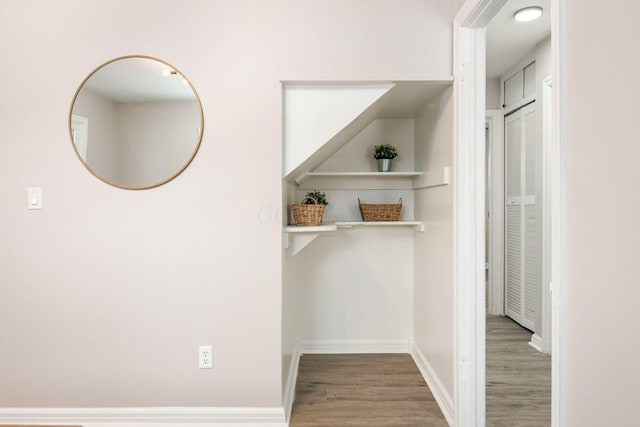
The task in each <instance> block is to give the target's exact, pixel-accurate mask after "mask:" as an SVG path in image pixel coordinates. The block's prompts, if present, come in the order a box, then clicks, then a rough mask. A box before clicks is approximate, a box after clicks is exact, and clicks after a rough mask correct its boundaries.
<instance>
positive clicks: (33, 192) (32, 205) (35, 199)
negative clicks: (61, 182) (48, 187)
mask: <svg viewBox="0 0 640 427" xmlns="http://www.w3.org/2000/svg"><path fill="white" fill-rule="evenodd" d="M27 192H28V195H29V201H28V208H29V209H42V188H41V187H29V188H28V191H27Z"/></svg>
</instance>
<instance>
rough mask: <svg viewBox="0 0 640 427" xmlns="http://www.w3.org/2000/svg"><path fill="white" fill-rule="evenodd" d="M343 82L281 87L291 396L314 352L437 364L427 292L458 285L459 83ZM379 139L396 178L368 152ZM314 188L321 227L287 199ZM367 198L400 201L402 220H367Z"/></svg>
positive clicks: (286, 335) (285, 339)
mask: <svg viewBox="0 0 640 427" xmlns="http://www.w3.org/2000/svg"><path fill="white" fill-rule="evenodd" d="M343 86H344V87H342V86H341V85H336V84H332V85H324V84H296V83H291V84H286V85H285V87H284V127H285V132H284V134H285V141H284V144H285V146H284V152H285V162H284V164H285V167H284V174H283V175H284V178H283V196H284V197H283V198H284V200H285V202H286V207H285V210H284V211H285V212H287V214H285V215H283V221H284V222H285V225H284V226H283V250H284V251H285V261H284V274H283V369H284V370H285V372H288V373H289V375H288V377H289V380H288V382H286V383H285V384H283V386H284V390H285V396H284V397H285V401H288V400H290V399H292V395H293V387H294V384H295V376H296V371H297V360H298V358H299V356H300V355H301V354H302V353H305V352H306V353H411V354H414V355H415V350H416V349H417V351H418V354H419V360H428V355H424V354H423V353H422V352H423V351H428V348H429V346H422V345H421V344H420V343H421V342H423V338H422V337H423V336H424V335H425V331H424V330H423V327H422V326H416V319H417V318H420V317H422V316H424V315H425V313H424V311H425V310H427V311H429V315H436V316H437V313H434V312H432V310H431V308H430V307H429V304H428V301H427V299H425V298H428V294H429V292H432V291H435V292H439V290H438V289H436V288H433V289H427V288H429V286H431V284H432V283H434V282H433V281H435V282H437V284H438V285H437V286H438V287H446V290H445V294H447V293H448V292H449V290H450V289H451V287H450V283H448V278H447V274H449V273H450V271H452V268H451V265H452V256H453V251H452V237H453V227H452V215H453V212H452V200H453V196H452V194H453V193H452V188H451V185H449V183H450V168H451V165H452V163H453V103H452V93H453V88H452V81H451V80H447V81H424V82H399V83H389V84H375V85H371V84H353V83H350V84H346V85H343ZM336 116H338V117H336ZM291 122H294V123H291ZM305 130H306V131H307V132H308V134H305ZM382 143H390V144H393V145H394V146H396V147H397V148H398V151H399V153H400V154H399V156H398V157H397V158H396V159H395V160H394V167H393V172H392V173H379V172H377V171H376V165H375V160H374V159H373V158H372V156H371V151H372V148H373V146H374V145H378V144H382ZM296 144H298V145H300V144H301V145H305V146H304V147H300V146H296ZM303 153H304V154H303ZM315 189H317V190H320V191H322V192H326V194H327V198H328V199H329V205H328V206H327V207H326V210H325V215H324V218H323V224H322V225H321V226H318V227H297V226H295V225H294V224H293V217H292V215H291V214H290V209H289V208H290V205H291V204H292V203H297V202H299V201H300V200H301V199H302V198H303V197H304V195H305V193H306V192H308V191H310V190H315ZM358 198H360V200H361V201H362V202H363V203H396V202H398V200H399V199H400V198H401V199H402V203H403V209H402V213H401V217H400V221H399V222H386V223H371V222H362V219H361V217H360V212H359V209H358ZM440 251H442V253H441V252H440ZM443 262H444V264H443ZM441 271H444V273H443V274H441ZM434 274H435V275H434ZM445 282H446V285H445V284H444V283H445ZM445 329H446V328H445ZM435 339H436V341H437V340H438V339H440V338H439V337H437V336H436V337H435ZM436 345H437V343H436ZM421 348H424V350H420V349H421ZM418 364H419V367H421V369H423V370H424V369H427V368H426V367H425V366H426V365H424V364H423V366H421V365H420V363H418ZM430 386H431V384H430ZM431 388H433V387H431ZM436 388H437V387H436ZM436 393H437V391H436ZM445 394H447V393H445ZM449 394H450V393H449Z"/></svg>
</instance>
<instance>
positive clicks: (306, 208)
mask: <svg viewBox="0 0 640 427" xmlns="http://www.w3.org/2000/svg"><path fill="white" fill-rule="evenodd" d="M328 204H329V202H328V201H327V195H326V193H321V192H320V191H318V190H313V191H309V192H308V193H307V194H305V196H304V198H303V199H302V201H301V202H300V203H299V204H297V205H291V210H292V211H293V219H294V220H295V222H296V225H302V226H314V225H320V223H321V222H322V215H323V214H324V207H325V206H326V205H328Z"/></svg>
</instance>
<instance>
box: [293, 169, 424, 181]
mask: <svg viewBox="0 0 640 427" xmlns="http://www.w3.org/2000/svg"><path fill="white" fill-rule="evenodd" d="M421 175H424V172H410V171H408V172H306V173H304V174H302V175H301V176H299V177H298V178H297V179H296V184H301V183H302V182H303V181H304V180H306V179H307V178H309V177H314V176H317V177H324V178H413V177H416V176H421Z"/></svg>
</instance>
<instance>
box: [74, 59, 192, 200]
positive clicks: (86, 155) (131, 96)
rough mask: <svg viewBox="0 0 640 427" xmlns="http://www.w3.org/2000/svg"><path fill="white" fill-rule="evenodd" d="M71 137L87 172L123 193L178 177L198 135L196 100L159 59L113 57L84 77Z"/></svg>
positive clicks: (185, 83)
mask: <svg viewBox="0 0 640 427" xmlns="http://www.w3.org/2000/svg"><path fill="white" fill-rule="evenodd" d="M69 126H70V131H71V138H72V142H73V145H74V148H75V150H76V153H77V154H78V157H79V158H80V159H81V160H82V161H83V162H84V164H85V166H86V167H87V168H88V169H89V170H90V171H91V172H92V173H93V174H94V175H95V176H96V177H98V178H100V179H101V180H103V181H105V182H106V183H108V184H111V185H114V186H116V187H120V188H128V189H144V188H152V187H156V186H158V185H161V184H164V183H166V182H168V181H170V180H171V179H173V178H175V177H176V176H178V175H179V174H180V173H181V172H182V171H183V170H184V169H185V168H186V167H187V166H188V165H189V163H190V162H191V160H192V159H193V157H194V156H195V154H196V152H197V150H198V147H199V145H200V140H201V137H202V127H203V116H202V108H201V105H200V100H199V98H198V96H197V94H196V92H195V90H194V89H193V87H192V86H191V84H190V83H189V81H188V80H187V79H186V77H184V76H183V75H182V74H181V73H180V72H179V71H177V70H176V69H175V68H174V67H172V66H171V65H169V64H167V63H166V62H164V61H161V60H159V59H156V58H150V57H144V56H128V57H122V58H117V59H114V60H113V61H110V62H108V63H106V64H104V65H102V66H101V67H99V68H98V69H96V70H95V71H94V72H93V73H91V74H90V75H89V77H87V78H86V79H85V81H84V82H83V83H82V85H81V86H80V88H79V89H78V92H77V93H76V96H75V98H74V100H73V104H72V108H71V114H70V118H69Z"/></svg>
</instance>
